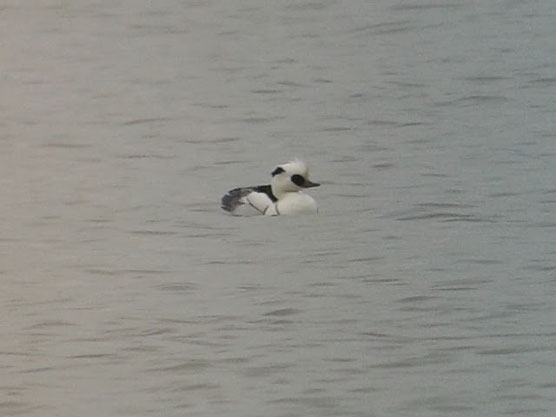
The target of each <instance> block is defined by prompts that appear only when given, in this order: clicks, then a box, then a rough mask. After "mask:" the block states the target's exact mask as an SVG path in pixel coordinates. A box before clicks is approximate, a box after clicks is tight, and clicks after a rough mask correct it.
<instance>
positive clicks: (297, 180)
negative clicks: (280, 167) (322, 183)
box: [291, 174, 305, 187]
mask: <svg viewBox="0 0 556 417" xmlns="http://www.w3.org/2000/svg"><path fill="white" fill-rule="evenodd" d="M291 180H292V182H293V183H294V184H295V185H299V186H300V187H303V184H305V178H303V177H302V176H301V175H299V174H295V175H292V178H291Z"/></svg>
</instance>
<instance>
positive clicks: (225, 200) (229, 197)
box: [221, 184, 278, 212]
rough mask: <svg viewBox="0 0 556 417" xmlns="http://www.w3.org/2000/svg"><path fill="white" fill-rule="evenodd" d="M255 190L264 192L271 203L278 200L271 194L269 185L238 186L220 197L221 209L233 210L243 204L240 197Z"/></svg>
mask: <svg viewBox="0 0 556 417" xmlns="http://www.w3.org/2000/svg"><path fill="white" fill-rule="evenodd" d="M253 191H256V192H258V193H265V194H266V195H267V196H268V198H270V199H271V200H272V202H273V203H275V202H276V201H278V199H277V198H276V196H275V195H274V194H272V187H271V186H270V184H269V185H257V186H252V187H239V188H234V189H233V190H230V191H228V192H227V193H226V194H224V196H223V197H222V201H221V207H222V209H223V210H226V211H229V212H233V211H234V210H235V209H236V208H237V207H239V206H241V205H242V204H245V202H244V201H242V199H243V198H244V197H246V196H247V195H249V193H251V192H253Z"/></svg>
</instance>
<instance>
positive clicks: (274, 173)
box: [271, 167, 284, 177]
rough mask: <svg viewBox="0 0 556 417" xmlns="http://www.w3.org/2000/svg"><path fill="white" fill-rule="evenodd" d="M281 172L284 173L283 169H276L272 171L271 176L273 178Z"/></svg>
mask: <svg viewBox="0 0 556 417" xmlns="http://www.w3.org/2000/svg"><path fill="white" fill-rule="evenodd" d="M282 172H284V168H281V167H278V168H276V169H275V170H274V171H272V174H271V175H272V176H273V177H274V176H275V175H278V174H281V173H282Z"/></svg>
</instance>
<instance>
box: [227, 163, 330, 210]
mask: <svg viewBox="0 0 556 417" xmlns="http://www.w3.org/2000/svg"><path fill="white" fill-rule="evenodd" d="M270 175H271V176H272V180H271V181H270V184H266V185H254V186H248V187H237V188H234V189H232V190H230V191H228V192H227V193H226V194H225V195H224V196H223V197H222V200H221V207H222V209H223V210H224V211H226V212H228V213H230V214H232V215H236V216H246V215H250V214H251V215H252V214H255V215H257V214H258V215H264V216H280V215H292V214H311V213H317V212H318V205H317V202H316V201H315V200H314V199H313V197H311V196H310V195H309V194H307V193H305V192H304V190H305V189H307V188H313V187H318V186H320V184H319V183H316V182H312V181H311V180H309V169H308V167H307V164H306V163H305V162H304V161H302V160H301V159H297V158H296V159H294V160H292V161H289V162H286V163H285V164H282V165H278V166H277V167H276V168H274V170H273V171H272V173H271V174H270Z"/></svg>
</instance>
